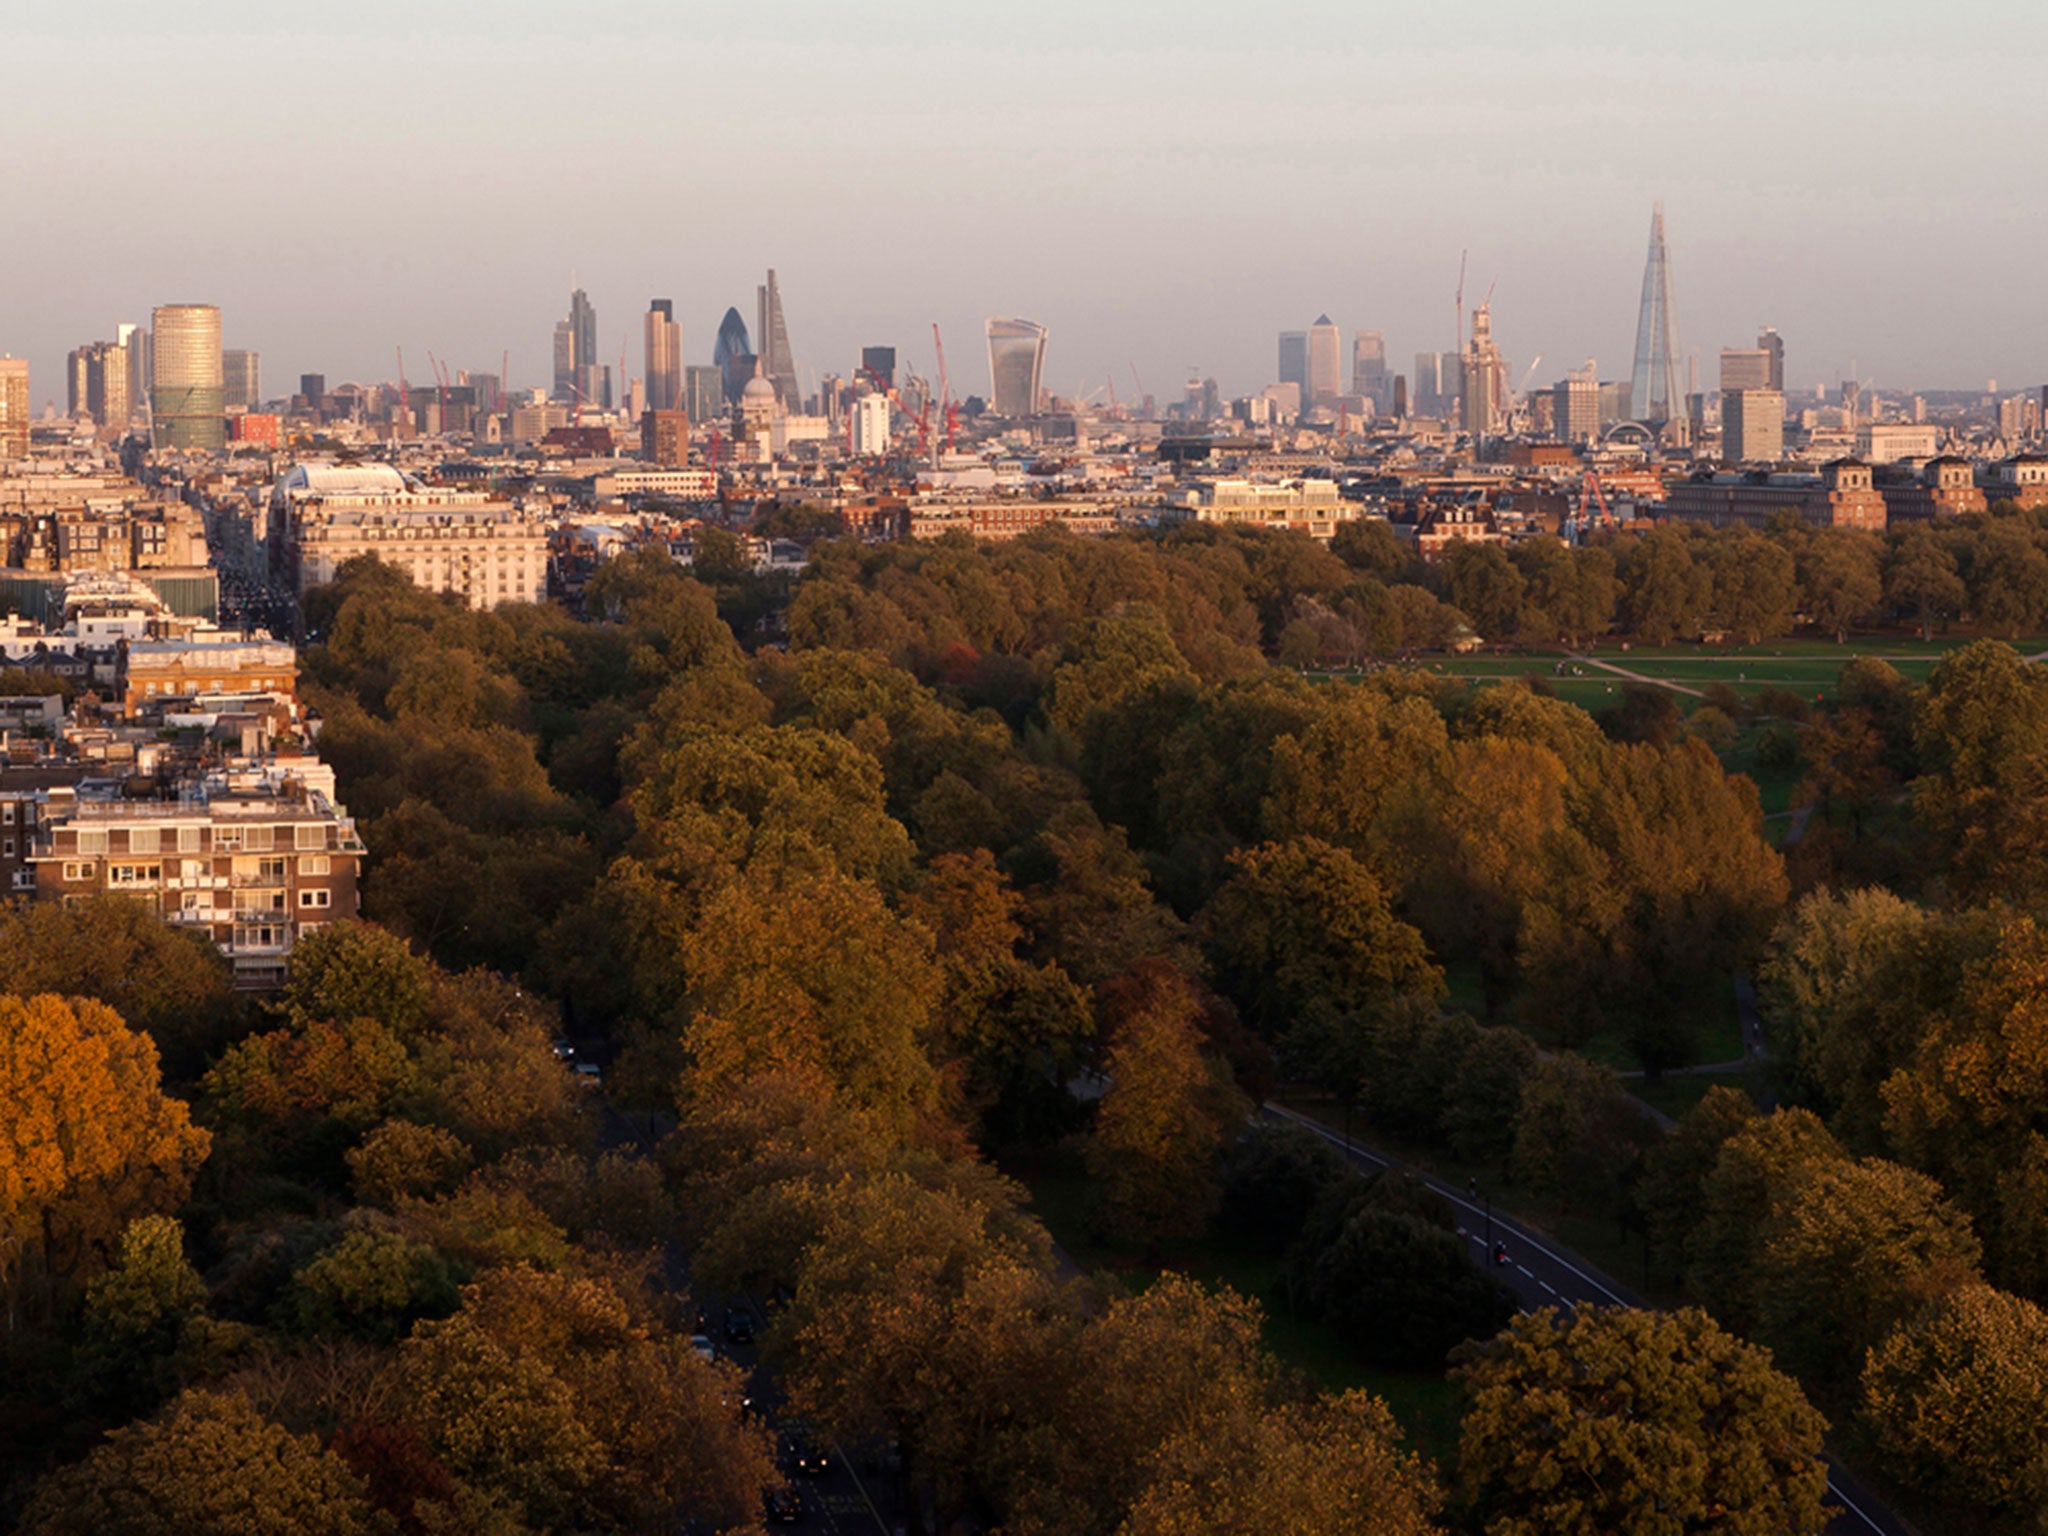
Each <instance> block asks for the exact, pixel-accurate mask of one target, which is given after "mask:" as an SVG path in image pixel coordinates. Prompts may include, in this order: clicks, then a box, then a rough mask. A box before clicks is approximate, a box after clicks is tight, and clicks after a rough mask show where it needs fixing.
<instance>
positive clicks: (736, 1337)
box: [725, 1307, 754, 1344]
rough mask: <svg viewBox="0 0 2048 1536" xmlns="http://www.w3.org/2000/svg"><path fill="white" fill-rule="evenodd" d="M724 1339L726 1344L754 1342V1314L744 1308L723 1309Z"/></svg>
mask: <svg viewBox="0 0 2048 1536" xmlns="http://www.w3.org/2000/svg"><path fill="white" fill-rule="evenodd" d="M725 1338H726V1342H727V1343H728V1344H751V1343H753V1342H754V1314H753V1313H752V1312H751V1311H750V1310H749V1309H747V1308H746V1307H727V1308H726V1309H725Z"/></svg>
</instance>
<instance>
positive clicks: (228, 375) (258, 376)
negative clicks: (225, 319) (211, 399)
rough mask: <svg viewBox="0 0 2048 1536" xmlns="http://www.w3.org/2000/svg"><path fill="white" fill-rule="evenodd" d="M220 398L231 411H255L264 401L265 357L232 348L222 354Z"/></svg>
mask: <svg viewBox="0 0 2048 1536" xmlns="http://www.w3.org/2000/svg"><path fill="white" fill-rule="evenodd" d="M220 381H221V382H220V399H221V404H222V405H223V406H224V407H225V408H226V409H228V410H230V411H253V410H255V409H256V407H257V406H259V405H261V404H262V403H263V359H262V357H261V356H260V355H259V354H258V353H255V352H244V351H238V350H235V349H233V348H230V349H229V350H228V351H225V352H223V353H221V355H220Z"/></svg>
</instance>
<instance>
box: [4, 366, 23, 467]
mask: <svg viewBox="0 0 2048 1536" xmlns="http://www.w3.org/2000/svg"><path fill="white" fill-rule="evenodd" d="M28 421H29V405H28V359H27V358H25V357H0V463H5V462H6V461H7V460H9V459H25V458H27V457H28Z"/></svg>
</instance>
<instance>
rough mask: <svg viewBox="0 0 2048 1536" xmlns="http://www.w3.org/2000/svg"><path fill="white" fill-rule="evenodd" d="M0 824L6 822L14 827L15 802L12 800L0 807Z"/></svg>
mask: <svg viewBox="0 0 2048 1536" xmlns="http://www.w3.org/2000/svg"><path fill="white" fill-rule="evenodd" d="M0 822H5V823H6V824H7V825H8V826H10V827H11V826H13V825H14V802H13V801H12V800H10V801H8V802H7V803H6V804H5V805H0Z"/></svg>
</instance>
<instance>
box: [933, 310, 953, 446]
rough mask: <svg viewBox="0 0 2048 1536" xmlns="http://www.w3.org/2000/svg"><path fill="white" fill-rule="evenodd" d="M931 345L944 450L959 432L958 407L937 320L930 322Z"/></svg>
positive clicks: (951, 443) (951, 444)
mask: <svg viewBox="0 0 2048 1536" xmlns="http://www.w3.org/2000/svg"><path fill="white" fill-rule="evenodd" d="M932 346H933V347H934V348H935V349H936V350H937V351H938V354H939V411H940V413H941V414H942V416H943V417H944V419H945V423H946V452H948V453H951V452H952V451H953V442H954V439H955V438H957V437H958V436H959V434H960V407H959V406H957V405H955V404H954V403H953V383H952V380H951V378H950V377H949V376H948V375H947V373H946V338H945V337H943V336H941V335H940V334H939V322H938V321H936V320H934V321H933V322H932Z"/></svg>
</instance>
